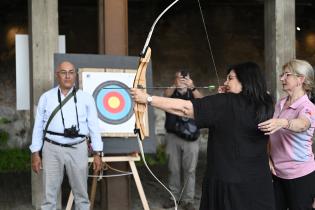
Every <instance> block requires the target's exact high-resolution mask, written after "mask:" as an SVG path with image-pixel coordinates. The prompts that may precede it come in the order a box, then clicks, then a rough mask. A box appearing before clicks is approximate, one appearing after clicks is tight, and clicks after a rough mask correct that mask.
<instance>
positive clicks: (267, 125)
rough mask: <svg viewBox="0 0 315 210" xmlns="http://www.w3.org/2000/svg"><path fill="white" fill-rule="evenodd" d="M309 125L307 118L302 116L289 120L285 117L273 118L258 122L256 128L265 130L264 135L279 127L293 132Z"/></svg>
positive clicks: (303, 129)
mask: <svg viewBox="0 0 315 210" xmlns="http://www.w3.org/2000/svg"><path fill="white" fill-rule="evenodd" d="M310 126H311V123H310V121H309V119H307V118H306V117H303V116H302V117H299V118H295V119H290V120H288V119H285V118H274V119H270V120H267V121H265V122H262V123H259V124H258V128H259V129H260V130H261V131H263V132H265V134H266V135H270V134H272V133H274V132H276V131H277V130H279V129H280V128H285V129H287V130H290V131H293V132H303V131H306V130H307V129H308V128H309V127H310Z"/></svg>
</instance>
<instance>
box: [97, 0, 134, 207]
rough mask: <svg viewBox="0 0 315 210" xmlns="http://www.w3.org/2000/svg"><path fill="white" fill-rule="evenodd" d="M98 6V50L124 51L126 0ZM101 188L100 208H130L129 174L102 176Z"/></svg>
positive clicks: (101, 1) (122, 166)
mask: <svg viewBox="0 0 315 210" xmlns="http://www.w3.org/2000/svg"><path fill="white" fill-rule="evenodd" d="M98 7H99V10H98V11H99V24H98V25H99V30H98V31H99V33H98V40H99V53H101V54H103V53H104V54H107V55H128V0H98ZM113 167H114V168H118V169H120V170H127V169H128V168H129V165H128V163H127V162H115V163H113ZM121 189H125V190H123V191H122V190H121ZM101 192H102V209H106V210H107V209H108V210H110V209H120V210H129V209H130V178H129V177H117V178H115V179H110V181H108V180H107V179H106V180H105V181H103V182H102V184H101ZM122 192H123V193H122Z"/></svg>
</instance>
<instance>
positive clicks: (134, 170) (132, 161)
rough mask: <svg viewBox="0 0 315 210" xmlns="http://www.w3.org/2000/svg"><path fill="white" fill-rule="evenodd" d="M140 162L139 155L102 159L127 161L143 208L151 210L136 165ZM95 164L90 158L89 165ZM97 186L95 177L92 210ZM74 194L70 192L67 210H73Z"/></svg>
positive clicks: (105, 160)
mask: <svg viewBox="0 0 315 210" xmlns="http://www.w3.org/2000/svg"><path fill="white" fill-rule="evenodd" d="M139 160H140V156H139V155H138V154H137V155H136V156H112V157H102V162H125V161H127V162H128V163H129V166H130V169H131V172H132V175H133V178H134V180H135V183H136V186H137V189H138V193H139V196H140V199H141V202H142V206H143V209H144V210H149V209H150V208H149V204H148V201H147V199H146V196H145V194H144V191H143V187H142V184H141V180H140V177H139V174H138V171H137V168H136V164H135V161H139ZM92 162H93V157H90V158H89V163H92ZM96 185H97V178H96V177H93V181H92V186H91V195H90V204H91V205H90V210H93V207H94V201H95V195H96ZM73 200H74V197H73V194H72V191H71V192H70V195H69V198H68V202H67V207H66V210H71V208H72V204H73Z"/></svg>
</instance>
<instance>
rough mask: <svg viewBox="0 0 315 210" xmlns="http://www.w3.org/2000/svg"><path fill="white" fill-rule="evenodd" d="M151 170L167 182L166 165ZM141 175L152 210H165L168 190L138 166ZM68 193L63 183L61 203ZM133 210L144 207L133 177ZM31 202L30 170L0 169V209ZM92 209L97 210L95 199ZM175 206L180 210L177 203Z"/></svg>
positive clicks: (19, 209) (16, 209)
mask: <svg viewBox="0 0 315 210" xmlns="http://www.w3.org/2000/svg"><path fill="white" fill-rule="evenodd" d="M204 160H205V155H202V154H201V155H200V157H199V163H198V168H197V176H196V178H197V183H196V196H195V207H196V209H198V207H199V201H200V195H201V182H202V177H203V173H204V169H205V161H204ZM151 170H152V171H153V173H154V174H155V175H156V176H157V177H158V178H159V179H160V180H161V181H162V182H163V183H167V166H166V165H157V166H152V167H151ZM138 172H139V175H140V179H141V182H142V185H143V188H144V192H145V194H146V197H147V200H148V203H149V206H150V209H151V210H164V209H163V208H162V205H163V203H164V202H165V201H166V200H167V199H168V198H169V194H168V193H167V191H166V190H165V189H164V188H163V187H162V186H161V185H160V184H159V183H158V182H157V181H156V180H155V179H154V178H153V177H152V176H151V175H150V174H149V172H148V170H147V169H146V168H145V167H142V166H141V167H138ZM68 193H69V189H68V186H67V184H63V205H64V206H65V205H66V200H67V199H66V198H67V195H68ZM131 195H132V196H131V203H132V210H140V209H143V207H142V204H141V200H140V197H139V196H138V192H137V189H136V186H135V183H134V181H133V180H131ZM33 209H34V208H33V207H32V205H31V176H30V173H28V172H26V173H0V210H33ZM94 210H100V205H98V203H96V206H95V208H94ZM178 210H181V208H180V207H179V208H178Z"/></svg>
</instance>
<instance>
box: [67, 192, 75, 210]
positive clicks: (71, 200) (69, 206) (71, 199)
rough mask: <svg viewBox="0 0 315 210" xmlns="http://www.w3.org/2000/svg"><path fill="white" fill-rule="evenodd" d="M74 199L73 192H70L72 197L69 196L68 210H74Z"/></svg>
mask: <svg viewBox="0 0 315 210" xmlns="http://www.w3.org/2000/svg"><path fill="white" fill-rule="evenodd" d="M73 199H74V197H73V193H72V191H70V195H69V198H68V202H67V207H66V210H71V209H72V204H73Z"/></svg>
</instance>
